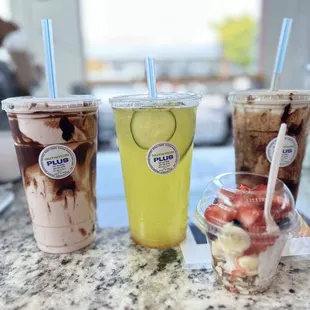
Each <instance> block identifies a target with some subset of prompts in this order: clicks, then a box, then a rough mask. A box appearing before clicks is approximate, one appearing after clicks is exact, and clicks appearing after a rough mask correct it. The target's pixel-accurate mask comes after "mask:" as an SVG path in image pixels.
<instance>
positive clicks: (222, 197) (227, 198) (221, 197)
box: [217, 188, 235, 206]
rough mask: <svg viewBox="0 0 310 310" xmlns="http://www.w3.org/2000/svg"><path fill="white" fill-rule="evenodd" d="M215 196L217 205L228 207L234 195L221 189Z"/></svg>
mask: <svg viewBox="0 0 310 310" xmlns="http://www.w3.org/2000/svg"><path fill="white" fill-rule="evenodd" d="M217 196H218V197H217V200H218V203H220V204H223V205H228V206H230V202H231V200H232V199H233V198H234V196H235V193H234V192H231V191H228V190H226V189H223V188H221V189H220V191H219V193H218V195H217Z"/></svg>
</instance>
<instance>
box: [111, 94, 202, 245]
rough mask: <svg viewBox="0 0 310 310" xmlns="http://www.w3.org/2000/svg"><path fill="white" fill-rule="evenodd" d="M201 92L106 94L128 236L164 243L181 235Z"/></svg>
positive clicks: (142, 241)
mask: <svg viewBox="0 0 310 310" xmlns="http://www.w3.org/2000/svg"><path fill="white" fill-rule="evenodd" d="M200 98H201V96H199V95H197V94H194V93H184V94H182V93H179V94H176V93H166V94H165V93H159V94H158V96H157V98H156V99H150V98H149V96H148V95H133V96H120V97H115V98H112V99H110V102H111V105H112V108H113V110H114V119H115V125H116V133H117V137H118V145H119V150H120V157H121V162H122V170H123V179H124V186H125V192H126V201H127V210H128V215H129V226H130V232H131V236H132V239H133V240H134V241H135V242H136V243H138V244H140V245H143V246H146V247H151V248H167V247H172V246H175V245H178V244H179V243H180V242H181V241H183V239H184V238H185V235H186V227H187V218H188V200H189V185H190V170H191V163H192V150H193V143H194V134H195V126H196V110H197V106H198V104H199V102H200Z"/></svg>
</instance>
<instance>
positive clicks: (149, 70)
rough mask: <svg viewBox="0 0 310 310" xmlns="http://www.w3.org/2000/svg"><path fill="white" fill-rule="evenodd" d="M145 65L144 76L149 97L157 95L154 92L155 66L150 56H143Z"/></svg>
mask: <svg viewBox="0 0 310 310" xmlns="http://www.w3.org/2000/svg"><path fill="white" fill-rule="evenodd" d="M145 67H146V78H147V86H148V89H149V96H150V98H151V99H154V98H156V97H157V92H156V77H155V66H154V59H153V58H152V57H149V56H148V57H146V58H145Z"/></svg>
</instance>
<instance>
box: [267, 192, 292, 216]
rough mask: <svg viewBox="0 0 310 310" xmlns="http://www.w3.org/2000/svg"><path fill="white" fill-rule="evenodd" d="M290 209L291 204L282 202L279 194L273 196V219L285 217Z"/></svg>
mask: <svg viewBox="0 0 310 310" xmlns="http://www.w3.org/2000/svg"><path fill="white" fill-rule="evenodd" d="M291 210H292V205H290V204H289V203H288V202H284V201H283V198H282V197H280V196H274V197H273V199H272V206H271V214H272V216H273V218H274V219H275V220H278V219H280V218H285V217H287V216H288V214H289V213H290V211H291Z"/></svg>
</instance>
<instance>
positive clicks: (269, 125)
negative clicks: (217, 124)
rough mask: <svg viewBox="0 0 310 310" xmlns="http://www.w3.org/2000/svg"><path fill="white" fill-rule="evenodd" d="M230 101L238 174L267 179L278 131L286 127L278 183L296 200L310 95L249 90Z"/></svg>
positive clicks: (306, 131) (297, 91) (309, 112)
mask: <svg viewBox="0 0 310 310" xmlns="http://www.w3.org/2000/svg"><path fill="white" fill-rule="evenodd" d="M229 101H230V102H231V103H232V104H233V107H234V112H233V132H234V145H235V157H236V171H244V172H251V173H259V174H264V175H267V174H268V172H269V169H270V163H271V159H272V154H273V151H274V147H275V141H276V137H277V134H278V131H279V128H280V126H281V123H286V124H287V128H288V129H287V135H286V138H285V143H284V149H283V155H282V159H281V164H280V170H279V179H281V180H282V181H283V182H284V183H285V184H286V185H287V186H288V188H289V189H290V190H291V192H292V193H293V196H294V198H295V200H296V199H297V195H298V188H299V182H300V177H301V170H302V163H303V159H304V156H305V152H306V145H307V136H308V129H309V127H308V126H309V125H308V124H310V122H309V120H310V91H308V90H278V91H267V90H249V91H245V92H234V93H231V94H230V95H229Z"/></svg>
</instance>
